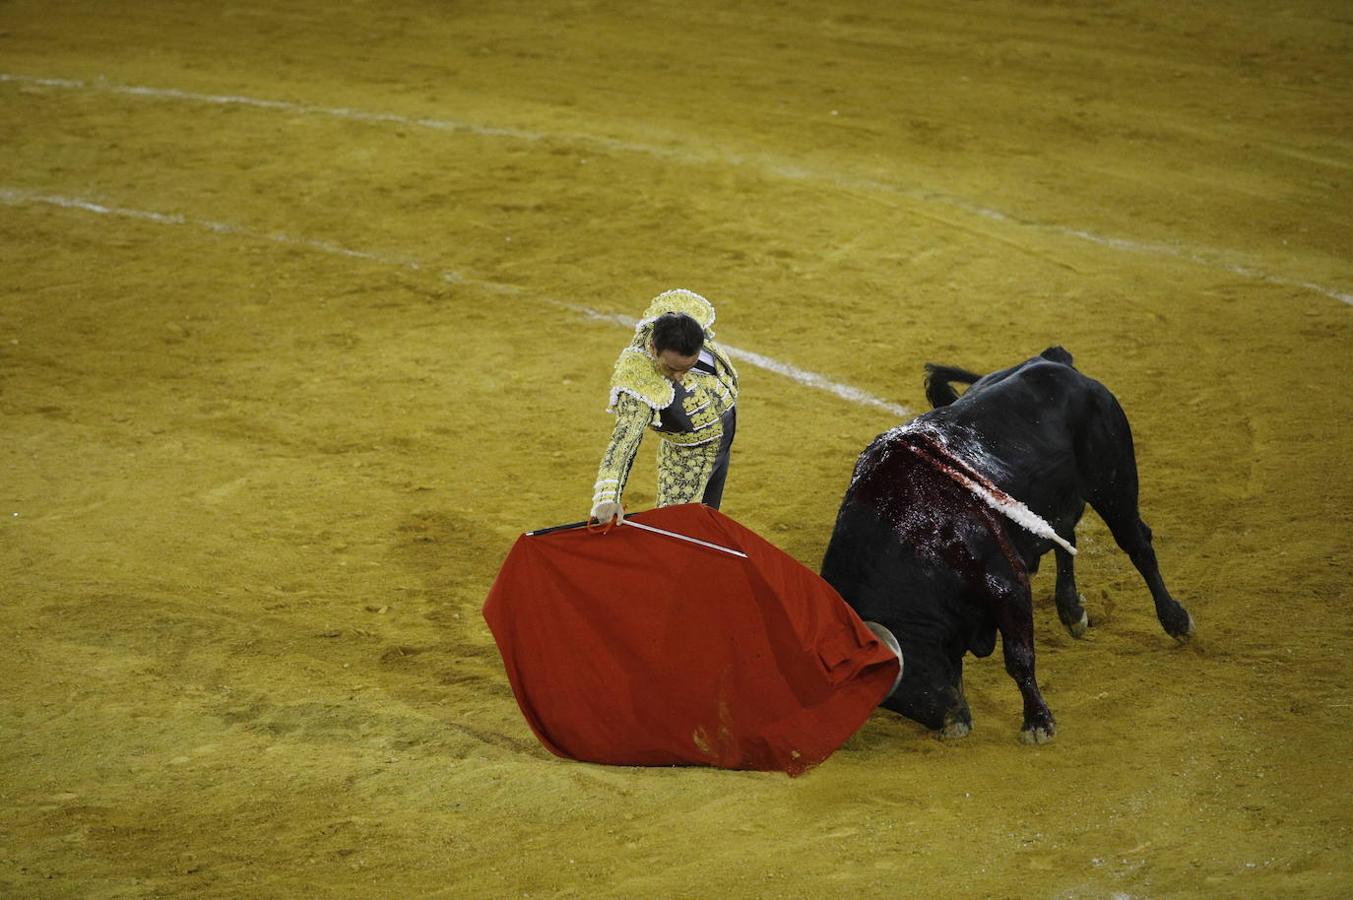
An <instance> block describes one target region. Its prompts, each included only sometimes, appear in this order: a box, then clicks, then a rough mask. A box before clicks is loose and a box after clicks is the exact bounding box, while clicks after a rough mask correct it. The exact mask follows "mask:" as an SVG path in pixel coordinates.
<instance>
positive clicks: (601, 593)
mask: <svg viewBox="0 0 1353 900" xmlns="http://www.w3.org/2000/svg"><path fill="white" fill-rule="evenodd" d="M631 518H632V519H633V520H634V521H636V522H640V523H642V524H645V525H651V526H653V527H656V528H663V529H667V530H669V531H673V532H677V533H680V534H684V535H688V536H690V537H694V538H697V539H699V540H703V541H707V542H709V543H713V544H719V545H721V546H724V547H728V548H730V549H733V550H738V551H740V552H742V553H745V554H746V555H747V556H746V558H745V559H744V558H742V557H738V556H734V555H731V554H728V553H724V552H722V551H719V550H714V549H710V548H706V547H701V546H698V545H695V544H691V543H687V542H685V541H680V540H677V539H675V538H671V537H667V536H664V535H658V534H652V533H650V532H646V531H643V530H641V529H638V528H634V527H630V526H621V527H617V528H613V529H612V530H611V531H610V532H608V533H606V534H601V533H598V532H595V531H593V532H589V531H587V530H586V529H583V528H576V529H570V530H562V531H554V532H550V533H547V534H539V535H522V536H521V537H520V538H518V539H517V542H516V544H515V545H514V546H513V547H512V551H511V552H510V553H509V554H508V557H507V559H506V560H505V561H504V563H503V567H502V569H501V570H500V571H499V573H498V578H497V580H496V581H495V582H494V584H493V588H492V589H491V590H490V591H489V595H488V599H487V600H486V601H485V603H484V618H485V619H486V620H487V621H488V624H489V628H490V629H491V630H492V632H493V637H494V639H495V640H496V641H497V642H498V649H499V652H500V653H501V654H502V657H503V665H504V666H505V667H506V669H507V677H508V680H509V681H510V682H511V683H512V691H513V693H514V694H515V695H516V698H517V703H518V705H519V706H520V707H521V711H522V714H523V715H524V716H525V717H526V721H527V722H528V723H529V724H530V726H531V729H532V730H533V731H535V733H536V737H538V738H540V741H541V743H543V744H544V745H545V746H546V747H547V748H548V749H549V750H550V751H551V752H553V753H555V754H557V755H559V756H562V757H565V758H568V759H576V760H583V761H586V762H595V763H608V764H612V765H630V766H667V765H708V766H719V767H722V768H728V769H759V770H778V771H783V772H787V773H788V774H790V775H798V774H801V773H802V772H804V771H806V770H807V769H809V768H811V767H813V766H815V765H817V764H818V763H820V762H822V761H823V760H824V759H826V758H827V757H828V756H830V755H831V754H832V753H833V752H834V751H835V750H836V749H837V747H839V746H840V745H841V744H842V743H843V742H844V741H845V740H846V739H847V738H848V737H850V735H851V734H853V733H854V732H855V731H856V729H858V728H859V727H860V726H861V725H862V724H863V723H864V721H865V720H866V719H867V718H868V717H869V714H870V712H871V711H872V710H873V709H874V708H875V707H876V706H877V705H878V704H879V703H880V702H881V701H882V700H883V698H884V696H885V695H886V694H887V693H888V691H889V689H890V688H891V687H892V685H893V680H894V678H895V677H896V676H897V672H898V662H897V658H896V657H894V656H893V655H892V653H891V652H890V651H889V650H888V649H887V648H886V647H885V646H883V645H882V644H881V643H880V642H879V640H878V639H877V638H876V637H875V636H874V635H873V633H871V632H870V631H869V629H867V628H866V627H865V626H864V624H863V623H862V622H861V621H860V619H859V617H858V616H856V615H855V612H854V611H853V610H852V609H851V608H850V607H849V606H847V605H846V603H845V601H844V600H842V599H841V597H840V595H839V594H837V593H836V591H835V590H834V589H833V588H832V587H831V585H829V584H827V582H825V581H823V580H822V579H821V578H820V577H818V575H817V574H816V573H814V572H812V571H810V570H809V569H807V568H805V567H804V566H803V565H801V564H800V563H798V562H797V561H796V560H794V559H793V558H792V557H790V556H789V555H788V554H786V553H784V552H783V551H781V550H780V549H778V548H776V547H775V546H773V545H771V544H770V543H768V542H767V541H765V540H764V539H762V538H761V537H759V536H758V535H756V534H755V533H753V532H751V531H749V530H748V529H746V528H744V527H743V526H741V525H739V524H738V523H737V522H735V521H733V520H732V519H730V518H728V517H727V516H725V515H723V514H722V513H720V512H718V511H717V510H713V509H710V508H709V507H706V506H702V505H700V504H696V503H692V504H686V505H682V506H669V507H664V508H662V509H655V510H651V511H648V512H643V513H638V514H635V515H634V516H632V517H631Z"/></svg>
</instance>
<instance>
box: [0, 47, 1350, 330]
mask: <svg viewBox="0 0 1353 900" xmlns="http://www.w3.org/2000/svg"><path fill="white" fill-rule="evenodd" d="M3 82H9V83H14V84H30V85H35V86H39V87H51V88H62V89H66V90H95V91H104V92H107V93H113V94H123V95H127V96H132V97H147V98H151V99H159V100H181V101H186V102H191V103H205V104H210V105H216V106H244V107H252V108H256V109H268V110H278V111H281V112H290V113H295V114H298V115H318V116H327V117H331V118H338V119H347V120H351V121H356V122H367V123H372V124H397V125H404V126H409V127H418V128H428V129H432V130H436V131H446V132H464V133H467V134H475V135H480V136H483V137H495V138H508V139H512V140H519V141H529V142H537V141H562V142H565V143H573V144H582V145H586V146H592V147H596V148H599V149H603V150H607V151H612V152H621V153H636V154H642V155H646V156H652V157H657V158H659V159H667V160H672V161H674V162H680V163H686V164H694V165H708V164H710V163H717V164H722V165H730V166H736V167H750V168H755V169H758V170H760V171H761V172H762V173H763V174H766V175H770V176H772V177H775V178H781V179H785V180H790V181H816V182H825V183H828V184H832V185H834V186H836V187H839V188H842V189H844V190H855V191H862V192H866V193H884V194H892V195H895V196H899V197H905V198H907V199H909V200H915V201H918V202H922V203H933V204H938V205H943V206H948V207H951V208H954V209H959V210H962V211H963V212H966V213H968V214H969V215H973V216H977V217H979V218H984V219H989V220H992V221H995V222H1000V223H1003V224H1006V225H1013V226H1017V227H1022V228H1035V229H1038V230H1041V231H1044V232H1048V233H1051V234H1057V235H1061V236H1063V237H1068V238H1072V239H1075V240H1079V241H1085V242H1087V243H1091V244H1095V245H1096V246H1100V247H1105V248H1108V249H1111V250H1118V251H1122V252H1126V253H1133V254H1138V255H1150V256H1164V257H1169V258H1172V259H1178V260H1182V261H1185V262H1190V263H1193V264H1195V265H1199V266H1203V267H1205V268H1211V269H1219V270H1221V271H1224V272H1230V273H1231V274H1233V275H1239V276H1241V277H1243V278H1248V279H1253V280H1256V281H1263V282H1266V283H1269V284H1275V285H1282V286H1285V287H1296V288H1301V289H1303V290H1309V291H1314V292H1315V293H1318V294H1324V295H1325V296H1327V297H1330V298H1333V299H1335V300H1339V301H1341V302H1343V303H1346V304H1349V305H1353V293H1349V292H1347V291H1341V290H1338V289H1336V288H1331V287H1328V286H1326V285H1322V284H1317V283H1315V282H1312V281H1304V280H1301V279H1296V278H1288V277H1285V276H1281V275H1274V274H1271V273H1269V272H1264V271H1261V270H1259V269H1256V268H1254V267H1253V266H1246V265H1238V264H1234V263H1229V262H1226V261H1224V260H1221V259H1218V258H1216V257H1215V256H1213V255H1210V254H1207V253H1202V252H1200V251H1197V250H1189V249H1186V248H1182V247H1177V246H1172V245H1168V244H1154V243H1145V242H1141V241H1132V240H1127V239H1124V238H1113V237H1105V236H1103V235H1097V234H1094V233H1092V232H1089V231H1085V230H1084V229H1080V228H1072V227H1070V226H1065V225H1045V224H1039V223H1036V222H1030V221H1027V220H1024V219H1020V218H1018V217H1016V216H1012V215H1009V214H1008V213H1004V212H1001V211H1000V210H997V209H992V208H990V207H986V206H982V205H980V204H975V203H972V202H970V201H967V200H963V199H961V198H958V197H952V196H949V195H947V194H943V193H940V192H935V191H922V190H917V189H915V188H905V187H902V186H900V185H896V184H891V183H889V182H886V181H879V180H876V179H867V178H843V177H841V176H838V175H832V174H828V173H824V172H817V171H814V170H812V169H807V168H803V167H801V166H795V165H789V164H785V163H782V162H775V161H772V160H770V159H768V158H766V157H763V156H744V155H741V154H736V153H728V152H724V151H720V152H715V153H700V152H695V151H690V150H687V149H684V148H680V147H664V146H661V145H658V144H644V143H637V142H632V141H621V140H617V139H615V138H608V137H601V136H598V135H589V134H577V133H565V132H560V133H545V132H539V131H527V130H524V129H519V128H501V127H496V126H488V125H480V124H475V123H472V122H462V121H457V120H454V119H436V118H419V117H414V116H404V115H399V114H397V113H377V112H368V111H365V110H360V109H353V108H351V107H345V106H320V105H314V104H306V103H293V102H290V101H286V100H268V99H262V98H258V97H246V96H241V95H236V94H201V93H195V92H192V91H183V90H178V89H176V88H156V87H147V86H142V85H122V84H115V83H112V82H108V81H104V80H102V79H98V80H95V81H83V80H79V79H70V78H38V77H34V76H28V75H14V74H10V73H4V72H0V83H3Z"/></svg>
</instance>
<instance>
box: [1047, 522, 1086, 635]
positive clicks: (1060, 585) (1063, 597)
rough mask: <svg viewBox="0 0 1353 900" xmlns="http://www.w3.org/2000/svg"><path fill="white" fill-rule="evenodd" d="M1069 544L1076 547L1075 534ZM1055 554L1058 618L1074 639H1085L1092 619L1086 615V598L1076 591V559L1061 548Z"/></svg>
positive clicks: (1068, 541)
mask: <svg viewBox="0 0 1353 900" xmlns="http://www.w3.org/2000/svg"><path fill="white" fill-rule="evenodd" d="M1067 543H1068V544H1070V545H1071V546H1073V547H1074V546H1076V535H1075V534H1074V533H1073V534H1072V535H1071V536H1070V538H1069V539H1068V540H1067ZM1053 553H1054V554H1056V556H1057V589H1056V591H1055V592H1054V593H1053V597H1054V598H1055V599H1056V601H1057V618H1059V619H1061V620H1062V624H1063V625H1065V626H1066V630H1067V631H1069V632H1071V636H1072V637H1074V638H1078V637H1084V636H1085V632H1086V630H1087V629H1088V628H1089V627H1090V617H1089V616H1087V615H1086V614H1085V606H1084V605H1083V604H1084V602H1085V598H1084V597H1082V596H1081V595H1080V591H1078V590H1077V589H1076V563H1075V557H1074V556H1072V555H1071V554H1070V553H1067V552H1066V551H1065V550H1063V549H1062V548H1061V547H1056V548H1054V549H1053Z"/></svg>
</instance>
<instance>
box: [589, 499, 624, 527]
mask: <svg viewBox="0 0 1353 900" xmlns="http://www.w3.org/2000/svg"><path fill="white" fill-rule="evenodd" d="M592 519H593V521H596V522H603V523H604V522H609V521H611V520H612V519H615V524H617V525H619V524H620V523H621V522H623V521H625V507H623V506H621V505H620V504H619V503H617V502H614V501H611V500H603V501H602V502H601V503H598V504H597V505H596V506H594V507H592Z"/></svg>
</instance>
